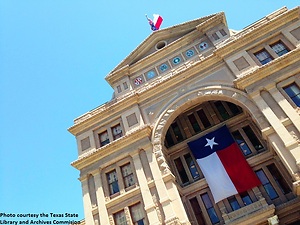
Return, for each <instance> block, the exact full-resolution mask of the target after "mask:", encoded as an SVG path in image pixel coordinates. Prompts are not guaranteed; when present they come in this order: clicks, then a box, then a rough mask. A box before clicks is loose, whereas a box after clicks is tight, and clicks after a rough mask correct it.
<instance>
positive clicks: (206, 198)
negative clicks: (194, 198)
mask: <svg viewBox="0 0 300 225" xmlns="http://www.w3.org/2000/svg"><path fill="white" fill-rule="evenodd" d="M201 199H202V201H203V203H204V205H205V208H206V211H207V213H208V216H209V218H210V220H211V222H212V224H216V223H218V222H219V221H220V220H219V218H218V215H217V213H216V210H215V209H214V207H213V204H212V202H211V200H210V198H209V196H208V194H207V193H205V194H202V195H201Z"/></svg>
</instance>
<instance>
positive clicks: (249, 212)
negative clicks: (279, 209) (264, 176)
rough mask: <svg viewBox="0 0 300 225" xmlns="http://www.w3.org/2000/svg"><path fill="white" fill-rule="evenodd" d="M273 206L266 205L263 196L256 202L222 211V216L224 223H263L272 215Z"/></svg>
mask: <svg viewBox="0 0 300 225" xmlns="http://www.w3.org/2000/svg"><path fill="white" fill-rule="evenodd" d="M274 212H275V206H274V205H273V204H272V205H268V203H267V202H266V200H265V198H261V199H260V200H259V201H257V202H253V203H252V204H250V205H247V206H245V207H242V208H240V209H238V210H235V211H233V212H230V213H223V215H222V217H223V219H224V223H225V224H230V225H234V224H243V225H244V224H245V225H246V224H249V225H250V224H251V225H252V224H263V223H267V220H268V218H270V217H272V216H274Z"/></svg>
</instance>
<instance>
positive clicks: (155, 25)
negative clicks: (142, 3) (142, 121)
mask: <svg viewBox="0 0 300 225" xmlns="http://www.w3.org/2000/svg"><path fill="white" fill-rule="evenodd" d="M146 18H147V20H148V22H149V25H150V27H151V30H153V31H156V30H159V28H160V25H161V24H162V21H163V18H162V17H161V16H160V15H158V14H153V20H151V19H149V18H148V16H147V15H146Z"/></svg>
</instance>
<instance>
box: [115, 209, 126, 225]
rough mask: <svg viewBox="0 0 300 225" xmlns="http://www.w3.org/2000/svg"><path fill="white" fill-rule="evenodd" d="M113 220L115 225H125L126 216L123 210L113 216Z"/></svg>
mask: <svg viewBox="0 0 300 225" xmlns="http://www.w3.org/2000/svg"><path fill="white" fill-rule="evenodd" d="M114 220H115V224H116V225H127V221H126V216H125V212H124V210H122V211H120V212H117V213H115V214H114Z"/></svg>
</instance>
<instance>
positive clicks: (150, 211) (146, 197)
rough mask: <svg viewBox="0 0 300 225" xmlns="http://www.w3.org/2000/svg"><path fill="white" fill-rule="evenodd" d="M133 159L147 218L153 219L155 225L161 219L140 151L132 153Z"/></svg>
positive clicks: (152, 222)
mask: <svg viewBox="0 0 300 225" xmlns="http://www.w3.org/2000/svg"><path fill="white" fill-rule="evenodd" d="M132 159H133V163H134V167H135V171H136V175H137V180H138V183H139V187H140V190H141V194H142V198H143V201H144V205H145V210H146V214H147V218H148V220H149V221H151V224H154V225H155V224H160V221H159V218H158V215H157V212H156V208H155V204H154V202H153V199H152V196H151V192H150V189H149V187H148V182H147V178H146V176H145V173H144V168H143V165H142V162H141V160H140V157H139V154H138V152H136V153H135V154H133V155H132Z"/></svg>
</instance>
